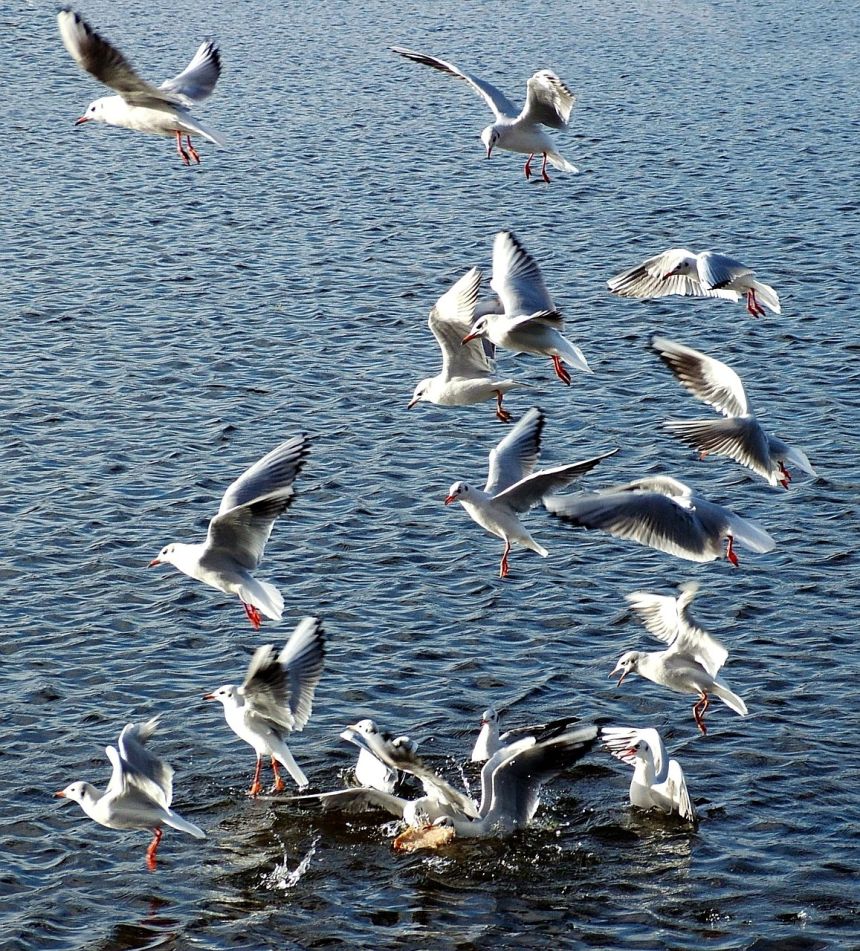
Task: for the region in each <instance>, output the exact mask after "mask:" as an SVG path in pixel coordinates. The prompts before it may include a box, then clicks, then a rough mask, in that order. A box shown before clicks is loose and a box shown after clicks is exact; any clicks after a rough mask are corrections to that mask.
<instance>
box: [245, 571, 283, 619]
mask: <svg viewBox="0 0 860 951" xmlns="http://www.w3.org/2000/svg"><path fill="white" fill-rule="evenodd" d="M238 594H239V597H240V598H241V599H242V600H243V601H244V602H245V603H246V604H253V605H254V607H255V608H259V610H260V611H262V612H263V614H265V615H266V617H267V618H269V619H270V620H272V621H280V620H281V615H282V613H283V610H284V599H283V598H282V597H281V592H280V591H278V589H277V588H276V587H275V586H274V585H273V584H269V583H268V581H260V580H259V579H257V578H251V579H250V581H248V582H246V583H245V584H243V585H242V587H241V588H239V591H238Z"/></svg>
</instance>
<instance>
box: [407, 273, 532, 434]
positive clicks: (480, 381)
mask: <svg viewBox="0 0 860 951" xmlns="http://www.w3.org/2000/svg"><path fill="white" fill-rule="evenodd" d="M480 287H481V272H480V271H479V270H478V269H477V268H476V267H473V268H472V269H471V270H470V271H468V272H467V273H466V274H464V275H463V277H461V278H460V280H459V281H457V283H456V284H455V285H454V286H453V287H452V288H451V289H450V290H449V291H447V292H446V293H445V294H443V295H442V297H440V298H439V300H437V301H436V305H435V307H434V308H433V309H432V310H431V311H430V317H429V319H428V321H427V323H428V326H429V327H430V330H431V331H432V332H433V336H434V337H435V338H436V341H437V342H438V344H439V347H440V349H441V350H442V372H441V373H439V374H437V375H436V376H432V377H428V378H427V379H426V380H422V381H421V382H420V383H419V384H418V385H417V386H416V387H415V392H414V393H413V394H412V399H411V401H410V402H409V405H408V406H407V407H406V408H407V409H412V407H413V406H415V405H416V404H417V403H421V402H426V403H435V404H436V405H438V406H470V405H471V404H473V403H482V402H483V401H484V400H490V399H495V400H496V416H497V417H498V418H499V419H500V420H501V421H502V422H503V423H509V422H510V421H511V414H510V413H509V412H508V411H507V410H506V409H505V408H504V407H503V406H502V397H503V396H504V395H505V393H507V392H508V391H509V390H512V389H513V388H514V387H516V386H523V385H524V384H522V383H517V381H516V380H497V379H494V378H493V369H494V366H493V360H492V359H491V357H490V356H489V355H488V354H487V352H486V349H485V346H484V342H483V341H475V342H473V343H470V344H463V343H462V340H463V337H464V336H465V335H466V334H468V333H470V331H471V329H472V322H473V318H474V315H475V302H476V301H477V299H478V290H479V289H480ZM487 348H488V349H489V350H490V351H491V352H492V351H493V347H492V345H491V344H489V343H488V344H487Z"/></svg>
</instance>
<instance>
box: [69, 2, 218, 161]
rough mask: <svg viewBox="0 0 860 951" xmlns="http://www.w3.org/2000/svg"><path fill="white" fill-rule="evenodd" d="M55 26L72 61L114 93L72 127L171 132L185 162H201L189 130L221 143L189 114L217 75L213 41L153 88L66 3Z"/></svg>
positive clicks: (97, 103)
mask: <svg viewBox="0 0 860 951" xmlns="http://www.w3.org/2000/svg"><path fill="white" fill-rule="evenodd" d="M57 25H58V26H59V29H60V36H61V37H62V39H63V43H64V44H65V47H66V49H67V50H68V51H69V53H70V54H71V56H72V59H74V61H75V62H76V63H77V64H78V65H79V66H80V67H81V68H82V69H85V70H86V71H87V72H88V73H90V74H91V75H93V76H95V78H96V79H98V80H99V82H102V83H104V84H105V85H106V86H109V87H110V88H111V89H113V90H114V91H115V92H117V93H119V95H118V96H103V97H102V98H101V99H96V100H95V101H94V102H91V103H90V104H89V106H87V110H86V112H85V113H84V114H83V115H82V116H81V117H80V119H78V120H77V122H75V125H82V124H83V123H84V122H104V123H106V124H107V125H115V126H120V127H122V128H124V129H134V130H135V131H137V132H151V133H153V134H155V135H163V136H166V137H168V138H169V137H170V136H175V137H176V151H177V153H178V154H179V156H180V158H181V159H182V161H183V162H184V163H185V165H190V164H191V162H192V161H194V162H197V164H198V165H199V164H200V156H199V154H198V153H197V150H196V149H195V148H194V146H193V145H192V144H191V133H194V134H195V135H202V136H203V137H204V138H207V139H209V141H210V142H214V143H215V144H216V145H218V146H222V147H223V146H224V141H223V139H221V137H220V136H219V135H217V134H216V133H214V132H213V131H212V130H211V129H207V128H206V127H205V126H203V125H201V124H200V122H198V121H197V119H195V118H194V116H192V115H191V112H190V109H191V106H192V105H194V103H197V102H203V100H204V99H207V98H208V97H209V96H210V95H211V93H212V90H213V89H214V88H215V83H216V82H217V81H218V77H219V76H220V74H221V56H220V54H219V52H218V47H217V46H215V44H214V43H210V42H206V43H201V45H200V47H199V48H198V50H197V52H196V53H195V54H194V57H193V58H192V60H191V62H190V63H189V64H188V65H187V66H186V67H185V69H184V70H183V71H182V72H181V73H180V74H179V75H178V76H174V77H173V79H168V80H166V81H165V82H163V83H162V84H161V86H159V87H155V86H151V85H150V84H149V83H148V82H146V80H143V79H141V78H140V76H138V75H137V73H136V72H135V71H134V69H133V68H132V67H131V65H130V63H129V62H128V60H127V59H126V58H125V57H124V56H123V55H122V53H120V51H119V50H118V49H117V48H116V47H115V46H112V45H111V44H110V43H109V42H108V41H107V40H106V39H105V38H104V37H102V36H100V35H99V34H98V33H96V31H95V30H94V29H93V28H92V27H91V26H90V25H89V24H88V23H87V22H86V20H84V19H83V17H81V16H80V14H78V13H75V11H74V10H72V9H71V8H70V7H64V8H63V9H62V10H60V12H59V13H58V14H57ZM183 137H184V139H185V146H183V144H182V139H183Z"/></svg>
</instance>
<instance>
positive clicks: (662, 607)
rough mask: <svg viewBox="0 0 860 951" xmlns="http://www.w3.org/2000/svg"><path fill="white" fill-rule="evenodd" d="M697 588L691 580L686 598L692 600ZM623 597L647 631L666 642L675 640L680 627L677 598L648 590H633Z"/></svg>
mask: <svg viewBox="0 0 860 951" xmlns="http://www.w3.org/2000/svg"><path fill="white" fill-rule="evenodd" d="M697 588H698V585H697V584H696V583H695V582H693V583H692V584H691V590H690V591H689V592H688V593H687V598H688V600H692V598H693V596H694V595H695V592H696V589H697ZM624 598H625V600H626V601H627V602H628V603H629V605H630V607H631V608H632V609H633V611H635V612H636V614H637V615H638V617H639V620H640V621H642V623H643V624H644V625H645V627H646V629H647V630H648V631H649V633H651V634H653V635H654V637H656V638H658V640H661V641H663V642H664V643H666V644H671V643H672V642H673V641H674V640H675V638H676V637H677V636H678V632H679V630H680V628H681V613H680V606H679V603H678V602H679V598H677V597H675V596H674V595H671V594H669V595H664V594H652V593H651V592H650V591H633V592H631V593H630V594H627V595H625V596H624Z"/></svg>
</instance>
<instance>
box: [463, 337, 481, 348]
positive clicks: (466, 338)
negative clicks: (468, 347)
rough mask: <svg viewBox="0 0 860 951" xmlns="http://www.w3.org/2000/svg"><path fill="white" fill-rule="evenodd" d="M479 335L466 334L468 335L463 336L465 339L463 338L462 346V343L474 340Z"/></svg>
mask: <svg viewBox="0 0 860 951" xmlns="http://www.w3.org/2000/svg"><path fill="white" fill-rule="evenodd" d="M477 336H479V335H478V334H466V336H465V337H463V339H462V341H461V346H462V344H464V343H468V342H469V341H470V340H474V339H475V338H476V337H477Z"/></svg>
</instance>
